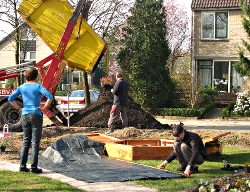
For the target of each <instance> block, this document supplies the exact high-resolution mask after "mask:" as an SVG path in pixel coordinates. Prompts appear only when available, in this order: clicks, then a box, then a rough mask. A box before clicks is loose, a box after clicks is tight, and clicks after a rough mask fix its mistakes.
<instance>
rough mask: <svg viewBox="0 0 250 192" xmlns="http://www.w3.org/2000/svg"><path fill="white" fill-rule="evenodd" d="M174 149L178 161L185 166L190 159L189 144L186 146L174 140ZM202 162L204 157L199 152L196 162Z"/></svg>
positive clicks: (190, 150)
mask: <svg viewBox="0 0 250 192" xmlns="http://www.w3.org/2000/svg"><path fill="white" fill-rule="evenodd" d="M174 150H175V152H176V154H177V158H178V161H179V163H180V165H181V167H186V166H187V164H188V162H189V161H190V159H191V156H192V149H191V147H190V146H188V145H187V144H186V143H181V144H180V143H178V142H176V143H175V144H174ZM203 162H204V158H203V156H202V155H201V154H199V156H198V158H197V159H196V162H195V163H196V164H198V165H200V164H202V163H203ZM193 167H196V165H193Z"/></svg>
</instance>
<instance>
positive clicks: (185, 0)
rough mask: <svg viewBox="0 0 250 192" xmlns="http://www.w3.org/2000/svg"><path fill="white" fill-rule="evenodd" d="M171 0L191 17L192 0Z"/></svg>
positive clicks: (4, 34)
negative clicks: (181, 6)
mask: <svg viewBox="0 0 250 192" xmlns="http://www.w3.org/2000/svg"><path fill="white" fill-rule="evenodd" d="M172 1H177V2H178V4H180V5H183V8H184V9H185V11H187V14H188V16H189V17H190V18H191V3H192V0H172ZM0 26H1V28H2V29H5V30H6V27H7V28H8V31H9V32H11V31H12V28H11V27H9V26H5V25H4V23H0ZM4 37H6V33H3V32H1V31H0V40H1V39H3V38H4Z"/></svg>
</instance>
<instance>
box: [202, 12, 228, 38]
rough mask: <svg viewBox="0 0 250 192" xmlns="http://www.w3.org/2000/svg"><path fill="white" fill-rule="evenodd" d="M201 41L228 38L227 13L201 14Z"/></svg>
mask: <svg viewBox="0 0 250 192" xmlns="http://www.w3.org/2000/svg"><path fill="white" fill-rule="evenodd" d="M201 33H202V34H201V37H202V39H225V38H228V12H212V13H211V12H209V13H202V31H201Z"/></svg>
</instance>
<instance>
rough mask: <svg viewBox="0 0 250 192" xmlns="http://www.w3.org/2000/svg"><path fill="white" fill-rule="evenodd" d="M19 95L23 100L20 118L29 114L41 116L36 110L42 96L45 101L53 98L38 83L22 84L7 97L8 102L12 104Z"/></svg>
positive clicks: (38, 110)
mask: <svg viewBox="0 0 250 192" xmlns="http://www.w3.org/2000/svg"><path fill="white" fill-rule="evenodd" d="M19 95H21V96H22V99H23V109H22V116H23V115H26V114H29V113H37V114H39V115H42V112H41V111H40V109H38V108H37V107H39V106H40V102H41V100H42V95H44V96H45V97H46V98H47V99H52V98H53V95H52V94H51V93H50V92H49V91H48V90H47V89H46V88H45V87H44V86H42V85H41V84H39V83H31V84H29V83H25V84H22V85H21V86H19V87H18V88H17V89H16V90H15V91H14V92H13V93H12V94H11V95H10V96H9V98H8V100H9V102H13V101H14V100H15V98H17V97H18V96H19Z"/></svg>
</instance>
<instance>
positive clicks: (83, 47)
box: [18, 0, 106, 73]
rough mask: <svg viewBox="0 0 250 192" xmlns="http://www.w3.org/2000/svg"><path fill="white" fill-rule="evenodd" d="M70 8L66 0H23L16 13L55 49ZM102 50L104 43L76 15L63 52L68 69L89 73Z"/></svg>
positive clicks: (69, 15)
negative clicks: (72, 29) (73, 26)
mask: <svg viewBox="0 0 250 192" xmlns="http://www.w3.org/2000/svg"><path fill="white" fill-rule="evenodd" d="M73 11H74V8H73V7H72V6H71V5H70V4H69V2H68V1H66V0H32V1H31V0H23V1H22V2H21V4H20V6H19V8H18V12H19V14H20V15H21V16H22V17H23V19H24V20H25V21H26V22H27V23H28V24H29V26H30V27H31V28H32V29H33V30H34V31H35V32H36V33H37V34H38V35H39V36H40V38H41V39H42V40H43V41H44V42H45V43H46V44H47V45H48V46H49V47H50V49H51V50H52V51H53V52H55V51H56V49H57V47H58V44H59V42H60V41H61V38H62V36H63V34H64V31H65V28H66V26H67V24H68V21H69V19H70V18H71V16H72V14H73ZM105 50H106V43H105V42H104V41H103V40H102V39H101V38H100V37H99V35H98V34H97V33H96V32H95V31H94V30H93V29H92V28H91V27H90V25H88V23H87V22H86V21H85V20H84V19H83V18H82V16H79V17H78V20H77V23H76V25H75V28H74V31H73V32H72V34H71V37H70V40H69V42H68V45H67V47H66V49H65V52H64V56H63V57H64V60H65V61H66V64H67V65H68V66H69V67H70V68H78V69H81V70H84V71H85V72H88V73H92V71H93V69H94V68H95V65H96V64H97V62H98V60H99V59H100V58H101V56H102V55H103V54H104V52H105Z"/></svg>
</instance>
